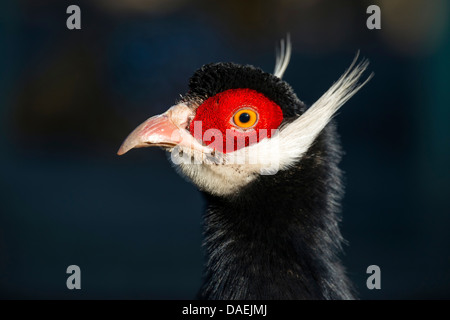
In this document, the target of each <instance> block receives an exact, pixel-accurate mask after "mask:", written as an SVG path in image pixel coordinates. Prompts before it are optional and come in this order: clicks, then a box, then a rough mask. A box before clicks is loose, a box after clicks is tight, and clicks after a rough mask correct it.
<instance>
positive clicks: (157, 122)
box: [117, 103, 209, 156]
mask: <svg viewBox="0 0 450 320" xmlns="http://www.w3.org/2000/svg"><path fill="white" fill-rule="evenodd" d="M192 116H193V112H192V110H191V108H189V107H188V106H186V105H185V104H183V103H182V104H178V105H176V106H173V107H172V108H170V109H169V110H167V111H166V112H165V113H163V114H160V115H157V116H154V117H151V118H149V119H147V120H146V121H145V122H143V123H142V124H141V125H139V126H138V127H137V128H136V129H134V131H133V132H131V133H130V135H129V136H128V137H127V138H126V139H125V141H124V142H123V143H122V145H121V146H120V149H119V151H118V152H117V154H118V155H119V156H120V155H123V154H124V153H127V152H128V151H130V150H131V149H133V148H142V147H156V146H163V147H169V148H170V147H175V146H182V147H190V148H192V149H196V150H199V151H202V152H208V151H209V149H208V148H207V147H205V146H203V145H201V144H200V143H199V142H198V141H197V140H195V139H194V137H193V136H192V135H191V134H190V132H189V131H188V130H187V126H188V123H189V119H190V118H191V117H192Z"/></svg>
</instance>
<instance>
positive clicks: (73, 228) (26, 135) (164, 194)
mask: <svg viewBox="0 0 450 320" xmlns="http://www.w3.org/2000/svg"><path fill="white" fill-rule="evenodd" d="M71 4H76V5H78V6H79V7H80V8H81V27H82V29H81V30H68V29H67V28H66V19H67V18H68V17H69V14H67V13H66V9H67V7H68V6H69V5H71ZM371 4H377V5H379V6H380V8H381V27H382V29H381V30H368V29H367V27H366V20H367V18H368V17H369V15H368V14H367V13H366V9H367V7H368V6H369V5H371ZM449 6H450V3H449V2H448V1H446V0H434V1H425V0H414V1H412V0H395V1H389V0H385V1H381V0H380V1H344V0H342V1H341V0H340V1H324V0H281V1H280V0H277V1H275V0H271V1H256V0H249V1H238V0H229V1H223V2H220V1H217V2H216V1H214V2H212V1H206V0H197V1H187V0H175V1H163V0H132V1H131V0H115V1H107V0H97V1H87V0H85V1H82V0H79V1H71V2H65V1H60V0H58V1H56V0H53V1H51V0H33V1H31V0H22V1H2V2H1V4H0V208H1V209H0V210H1V211H0V298H3V299H50V298H51V299H55V298H56V299H81V298H83V299H191V298H194V297H195V294H196V292H197V289H198V288H199V285H200V281H201V275H202V265H203V255H202V251H201V224H200V223H201V212H202V208H203V202H202V198H201V196H200V194H199V193H198V192H197V191H196V189H195V187H194V186H193V185H191V184H189V183H188V182H186V181H185V180H183V179H182V178H180V177H179V176H177V174H176V173H175V172H174V170H173V169H172V168H171V165H170V163H169V162H168V161H167V156H166V154H165V153H164V152H163V151H161V150H158V149H141V150H136V151H133V152H131V153H129V154H127V155H126V156H124V157H118V156H117V155H116V151H117V149H118V147H119V146H120V144H121V142H122V141H123V139H124V138H125V137H126V136H127V134H128V133H129V132H130V131H131V130H132V129H134V128H135V126H136V125H137V124H139V123H141V122H142V121H143V120H145V119H146V118H148V117H149V116H151V115H154V114H157V113H161V112H163V111H165V110H166V109H167V108H168V107H170V106H171V105H172V104H173V103H174V102H175V100H176V99H177V98H178V97H179V95H180V94H184V93H185V92H186V90H187V83H188V79H189V77H190V76H191V74H192V73H193V72H194V71H195V70H196V69H197V68H199V67H201V66H202V65H203V64H205V63H210V62H219V61H232V62H236V63H241V64H253V65H255V66H258V67H261V68H262V69H263V70H265V71H268V72H272V70H273V67H274V63H275V47H276V46H277V44H278V43H279V40H280V39H281V38H282V37H284V36H285V35H286V34H287V33H288V32H289V33H290V35H291V39H292V43H293V55H292V59H291V63H290V66H289V68H288V69H287V71H286V73H285V76H284V79H285V80H286V81H287V82H289V83H290V84H291V85H292V86H293V87H294V89H295V90H296V93H297V95H298V96H299V98H300V99H302V100H303V101H305V102H306V103H307V104H309V105H310V104H312V103H314V102H315V101H316V100H317V99H318V98H319V97H320V96H321V94H322V93H324V92H325V91H326V90H327V89H328V88H329V86H330V85H331V84H332V83H333V82H334V81H335V80H337V79H338V77H339V76H340V75H341V74H342V72H343V71H344V70H345V69H346V68H347V67H348V66H349V64H350V63H351V61H352V59H353V57H354V55H355V53H356V52H357V50H361V55H362V56H364V57H366V58H368V59H369V60H370V61H371V64H370V70H371V71H373V72H374V73H375V77H374V78H373V80H372V81H370V83H369V84H368V85H367V86H366V87H365V88H364V89H363V90H362V91H360V92H359V93H358V94H357V95H356V96H355V97H354V98H352V99H351V100H350V101H349V102H348V103H347V104H346V105H345V106H344V108H343V109H341V111H340V113H339V115H338V116H337V121H338V130H339V133H340V134H341V138H342V143H343V146H344V150H345V151H346V154H345V157H344V159H343V161H342V164H341V167H342V168H343V169H344V170H345V172H346V195H345V199H344V202H343V221H342V230H343V234H344V236H345V238H346V239H347V240H348V246H347V247H346V248H345V255H343V260H344V262H345V265H346V267H347V269H348V273H349V275H350V277H351V278H352V280H353V281H354V283H355V285H356V287H357V288H358V291H359V296H360V298H362V299H449V298H450V232H449V231H448V229H449V226H450V204H449V203H450V202H449V196H450V188H449V187H450V170H449V169H448V165H449V163H450V147H449V145H450V143H449V137H450V125H449V121H450V101H449V94H448V89H449V80H448V78H449V75H450V61H449V57H450V41H449V36H450V34H449V31H450V24H449V17H450V15H449ZM72 264H75V265H78V266H80V268H81V287H82V289H81V290H72V291H71V290H68V289H67V288H66V279H67V277H68V274H66V268H67V267H68V266H69V265H72ZM372 264H375V265H378V266H380V268H381V290H372V291H371V290H368V289H367V288H366V279H367V277H368V275H367V274H366V269H367V267H368V266H369V265H372Z"/></svg>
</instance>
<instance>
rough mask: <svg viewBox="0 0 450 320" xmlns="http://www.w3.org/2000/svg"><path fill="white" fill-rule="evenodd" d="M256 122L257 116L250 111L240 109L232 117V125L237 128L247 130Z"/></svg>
mask: <svg viewBox="0 0 450 320" xmlns="http://www.w3.org/2000/svg"><path fill="white" fill-rule="evenodd" d="M256 122H258V115H257V113H256V112H255V111H253V110H252V109H241V110H239V111H238V112H236V113H235V114H234V116H233V124H234V125H236V126H237V127H240V128H244V129H248V128H250V127H253V126H254V125H255V124H256Z"/></svg>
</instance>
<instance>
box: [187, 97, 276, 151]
mask: <svg viewBox="0 0 450 320" xmlns="http://www.w3.org/2000/svg"><path fill="white" fill-rule="evenodd" d="M241 109H251V110H253V111H255V112H256V114H257V121H256V123H255V124H254V125H253V126H252V127H250V128H240V127H239V126H238V125H236V124H235V122H234V119H233V117H234V115H235V113H236V112H238V111H239V110H241ZM198 121H200V122H198ZM282 121H283V112H282V111H281V108H280V107H279V106H278V105H277V104H276V103H275V102H273V101H272V100H270V99H268V98H267V97H266V96H264V95H263V94H261V93H259V92H257V91H255V90H252V89H229V90H226V91H223V92H221V93H218V94H216V95H215V96H213V97H210V98H208V99H207V100H205V101H204V102H203V103H202V104H201V105H200V106H199V107H198V108H197V112H196V115H195V118H194V119H193V120H192V122H191V124H190V128H189V129H190V132H191V134H192V135H193V136H194V137H195V138H196V139H197V140H200V141H203V142H204V143H205V144H206V145H208V146H210V147H212V148H214V149H215V150H218V151H220V152H223V153H227V152H233V151H236V150H239V149H241V148H244V147H247V146H249V145H252V144H254V143H257V142H259V141H261V140H262V139H264V138H266V137H267V138H270V137H271V135H272V130H274V129H277V128H278V127H279V126H280V124H281V122H282ZM200 124H201V125H200ZM194 128H195V130H194ZM200 128H201V130H199V129H200ZM210 129H215V130H210ZM261 129H265V130H261ZM205 132H206V134H205ZM227 136H228V138H227ZM220 138H221V139H222V140H223V141H222V143H220V141H216V139H220ZM211 144H212V145H211Z"/></svg>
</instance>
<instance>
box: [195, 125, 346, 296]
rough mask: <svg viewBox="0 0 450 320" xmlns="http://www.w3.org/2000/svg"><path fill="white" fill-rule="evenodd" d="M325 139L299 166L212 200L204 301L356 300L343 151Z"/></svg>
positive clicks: (207, 227)
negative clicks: (347, 265)
mask: <svg viewBox="0 0 450 320" xmlns="http://www.w3.org/2000/svg"><path fill="white" fill-rule="evenodd" d="M325 138H326V133H324V135H322V137H321V138H319V143H317V144H316V145H315V146H313V147H312V148H311V150H310V151H309V152H308V154H307V155H305V157H303V158H302V160H301V161H300V162H299V163H298V164H297V165H296V166H295V167H294V168H291V169H289V170H286V171H281V172H278V173H277V174H276V175H273V176H261V177H259V178H258V179H257V180H256V181H255V182H253V183H252V184H251V185H248V186H247V187H245V188H244V189H242V190H240V192H239V193H238V194H236V195H235V196H233V197H228V198H223V197H216V196H211V195H206V198H207V202H208V206H207V210H206V212H205V216H204V235H205V239H204V247H205V250H206V258H207V260H206V270H205V275H204V276H205V280H204V284H203V286H202V288H201V290H200V292H199V297H200V298H203V299H351V298H352V293H351V286H350V284H349V281H348V279H347V277H346V275H345V273H344V270H343V267H342V266H341V263H340V261H339V259H338V257H337V254H338V253H339V251H340V250H341V242H342V236H341V234H340V231H339V228H338V222H339V217H338V215H337V212H338V205H337V202H338V201H339V200H340V196H341V193H342V192H341V185H340V171H339V169H338V168H337V162H338V161H339V152H338V149H337V148H335V147H333V144H329V143H328V142H329V140H330V139H328V140H327V139H325ZM327 141H328V142H327ZM336 145H337V144H335V146H336Z"/></svg>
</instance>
